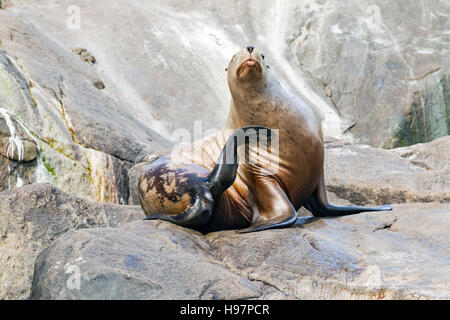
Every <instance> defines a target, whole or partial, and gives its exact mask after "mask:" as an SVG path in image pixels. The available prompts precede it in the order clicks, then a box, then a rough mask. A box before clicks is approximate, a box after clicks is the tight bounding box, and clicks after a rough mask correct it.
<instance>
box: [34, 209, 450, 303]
mask: <svg viewBox="0 0 450 320" xmlns="http://www.w3.org/2000/svg"><path fill="white" fill-rule="evenodd" d="M449 213H450V208H449V206H448V204H438V203H427V204H402V205H395V206H394V210H393V211H391V212H378V213H363V214H359V215H353V216H347V217H341V218H335V219H331V218H330V219H316V218H312V217H301V218H299V220H298V222H297V224H296V226H294V227H292V228H289V229H279V230H269V231H263V232H257V233H252V234H243V235H241V234H236V233H235V232H234V231H224V232H217V233H211V234H208V235H206V236H205V235H201V234H199V233H197V232H194V231H191V230H189V229H185V228H182V227H179V226H176V225H173V224H170V223H167V222H162V221H135V222H132V223H130V224H127V225H125V226H122V227H119V228H98V229H84V230H73V231H69V232H67V233H65V234H64V235H63V236H62V237H60V238H59V239H58V240H56V241H55V242H54V243H53V244H52V245H50V246H49V247H48V248H47V249H45V250H44V251H43V252H42V253H41V254H40V255H39V257H38V259H37V261H36V266H35V273H34V279H33V286H32V295H31V298H33V299H249V298H260V299H286V298H293V299H348V298H352V299H448V298H449V297H450V294H449V292H450V285H449V284H450V276H449V274H450V273H449V271H450V270H449V265H450V250H449V243H448V230H449V228H450V219H449ZM66 272H67V273H66ZM77 277H78V278H77ZM77 284H78V285H79V286H77Z"/></svg>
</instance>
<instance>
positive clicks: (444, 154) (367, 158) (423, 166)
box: [325, 136, 450, 205]
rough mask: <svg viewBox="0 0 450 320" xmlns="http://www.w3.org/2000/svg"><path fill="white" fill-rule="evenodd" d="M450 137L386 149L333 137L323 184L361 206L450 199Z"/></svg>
mask: <svg viewBox="0 0 450 320" xmlns="http://www.w3.org/2000/svg"><path fill="white" fill-rule="evenodd" d="M449 163H450V136H446V137H442V138H439V139H437V140H435V141H433V142H430V143H425V144H418V145H414V146H410V147H405V148H398V149H393V150H383V149H377V148H373V147H370V146H368V145H362V144H356V145H352V144H346V143H343V142H341V141H330V142H328V143H326V145H325V184H326V185H327V190H328V191H331V192H333V193H335V194H336V195H337V196H338V197H340V198H343V199H347V200H348V201H350V202H352V203H356V204H360V205H366V204H369V203H370V204H373V203H374V204H388V203H404V202H450V167H449Z"/></svg>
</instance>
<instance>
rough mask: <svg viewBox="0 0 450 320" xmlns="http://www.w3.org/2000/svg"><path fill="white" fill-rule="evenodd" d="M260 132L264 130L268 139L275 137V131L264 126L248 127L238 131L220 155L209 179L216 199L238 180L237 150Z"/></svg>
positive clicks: (210, 188)
mask: <svg viewBox="0 0 450 320" xmlns="http://www.w3.org/2000/svg"><path fill="white" fill-rule="evenodd" d="M260 130H264V134H266V135H267V138H268V139H270V137H272V136H274V131H273V130H272V129H270V128H267V127H264V126H259V125H255V126H247V127H242V128H240V129H238V130H236V131H235V132H234V133H233V134H232V135H231V136H230V137H229V138H228V140H227V142H226V143H225V146H224V147H223V149H222V152H221V153H220V156H219V159H218V160H217V162H216V165H215V166H214V169H213V170H212V171H211V173H210V174H209V176H208V177H207V182H208V187H209V190H210V191H211V194H212V195H213V197H214V199H216V198H218V197H219V196H220V195H221V194H222V193H223V192H224V191H225V190H227V189H228V188H229V187H230V186H231V185H232V184H233V183H234V180H235V179H236V173H237V169H238V166H239V157H238V154H237V148H238V147H239V146H240V145H242V144H246V143H247V142H248V139H247V137H249V138H252V137H258V136H259V134H260Z"/></svg>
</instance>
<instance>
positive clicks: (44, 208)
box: [0, 184, 143, 300]
mask: <svg viewBox="0 0 450 320" xmlns="http://www.w3.org/2000/svg"><path fill="white" fill-rule="evenodd" d="M142 217H143V213H142V210H141V208H140V207H137V206H121V205H115V204H106V203H103V204H102V203H95V202H93V201H89V200H85V199H82V198H78V197H75V196H73V195H70V194H67V193H65V192H62V191H61V190H59V189H57V188H55V187H54V186H52V185H50V184H32V185H28V186H25V187H23V188H19V189H15V190H12V191H8V192H3V193H0V300H1V299H22V298H26V297H27V296H28V295H29V293H30V287H31V280H32V275H33V268H34V262H35V260H36V257H37V255H38V254H39V253H40V252H41V251H42V250H43V249H44V248H45V247H47V246H48V245H50V244H51V243H52V242H53V241H54V240H55V239H57V238H58V237H59V236H61V235H62V234H64V233H65V232H67V231H68V230H70V229H80V228H94V227H117V226H119V225H121V224H124V223H126V222H130V221H134V220H138V219H142Z"/></svg>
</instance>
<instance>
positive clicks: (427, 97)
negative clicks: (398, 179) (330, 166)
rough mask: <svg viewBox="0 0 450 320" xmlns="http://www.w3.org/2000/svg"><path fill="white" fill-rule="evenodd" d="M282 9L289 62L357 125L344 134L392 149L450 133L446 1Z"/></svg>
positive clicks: (328, 3)
mask: <svg viewBox="0 0 450 320" xmlns="http://www.w3.org/2000/svg"><path fill="white" fill-rule="evenodd" d="M286 7H287V8H286V12H287V11H289V12H292V14H291V15H290V16H289V15H288V17H287V19H288V20H287V21H286V22H285V23H286V24H287V25H288V26H289V31H290V33H286V40H287V41H288V43H289V49H290V50H291V52H294V53H295V55H296V58H294V59H292V60H297V61H298V62H299V63H301V64H302V65H303V66H304V67H305V68H306V69H307V70H308V71H309V72H310V73H311V74H312V75H313V77H314V79H315V80H316V81H317V83H319V84H321V86H322V88H324V90H325V92H326V93H327V94H328V95H329V96H330V98H331V100H332V101H333V102H334V103H335V105H336V107H337V108H338V110H339V111H340V113H341V114H344V115H348V116H349V117H350V120H352V121H354V123H355V125H354V126H353V127H352V128H351V129H350V130H349V131H350V132H352V133H353V134H355V135H356V136H357V137H358V138H360V142H362V143H366V144H371V145H373V146H385V147H395V146H402V145H405V144H411V143H415V142H427V141H430V139H434V138H436V137H439V136H442V135H448V134H449V131H448V130H449V126H448V124H449V122H448V121H449V111H448V107H446V105H448V102H449V96H448V85H446V84H445V82H446V81H447V80H446V79H448V76H449V75H450V58H449V57H450V55H449V52H450V35H449V33H448V30H449V29H450V20H449V19H448V17H447V14H448V12H449V11H450V3H449V2H433V3H432V4H431V3H425V2H423V1H416V2H414V3H411V2H410V1H408V0H400V1H396V2H395V3H392V2H389V1H383V0H375V1H368V0H363V1H359V0H358V1H345V2H340V3H336V2H334V1H321V2H315V3H311V2H310V1H295V3H294V1H292V2H290V4H288V5H286ZM446 86H447V89H446ZM418 111H420V112H421V113H422V114H423V115H424V116H425V118H423V117H421V116H420V115H419V114H417V112H418ZM408 125H411V127H410V128H408V127H407V126H408Z"/></svg>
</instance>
